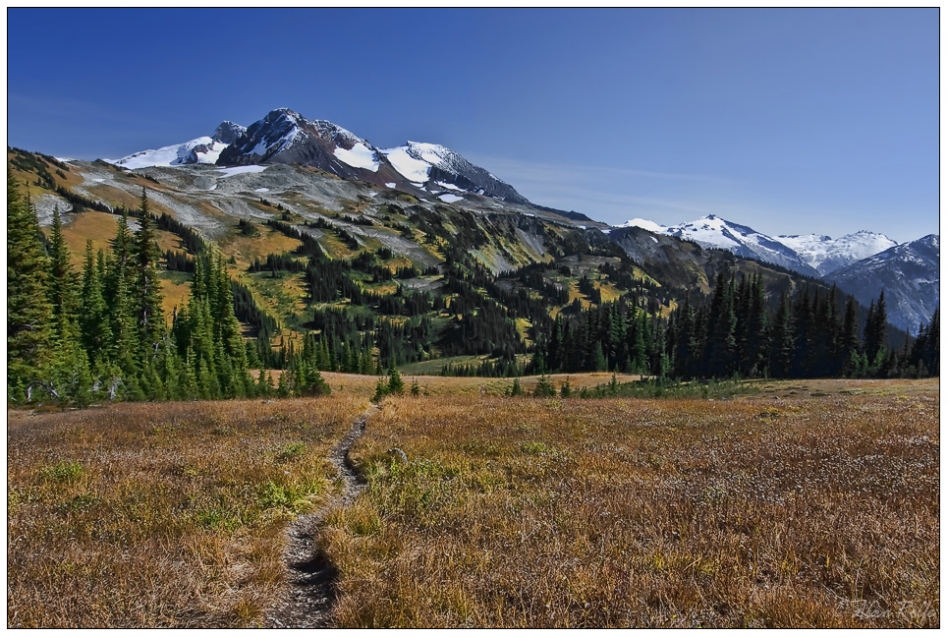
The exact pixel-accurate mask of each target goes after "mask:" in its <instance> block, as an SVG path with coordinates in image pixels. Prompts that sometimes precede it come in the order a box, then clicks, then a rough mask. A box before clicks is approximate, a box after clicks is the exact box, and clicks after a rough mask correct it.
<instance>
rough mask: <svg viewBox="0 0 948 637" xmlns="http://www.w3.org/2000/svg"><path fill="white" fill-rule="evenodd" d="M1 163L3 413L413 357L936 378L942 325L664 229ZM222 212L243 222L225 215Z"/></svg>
mask: <svg viewBox="0 0 948 637" xmlns="http://www.w3.org/2000/svg"><path fill="white" fill-rule="evenodd" d="M11 157H12V159H11V165H10V169H9V171H8V172H9V175H10V176H9V178H8V211H9V213H8V245H7V247H8V255H10V256H9V258H8V267H7V274H8V285H9V287H8V301H7V304H8V369H9V374H8V398H9V400H10V401H12V402H14V403H22V402H24V401H29V400H31V399H36V398H37V397H38V396H53V397H54V398H59V399H60V400H63V401H67V402H74V403H77V404H86V403H89V402H92V401H98V400H102V399H123V400H162V399H179V398H181V399H187V398H222V397H241V396H256V395H282V396H289V395H302V394H313V393H320V392H325V391H328V387H326V385H325V383H323V382H322V379H321V376H320V374H319V372H320V371H321V370H322V371H326V370H332V371H345V372H351V373H361V374H382V373H385V372H386V371H387V370H390V369H395V368H397V367H399V366H402V365H405V364H410V363H416V362H421V361H429V360H432V361H437V360H443V365H442V366H441V369H442V373H444V374H457V375H485V376H517V375H522V374H531V373H537V374H542V373H546V372H578V371H585V370H588V371H620V372H638V373H644V374H650V375H654V376H657V377H662V378H673V379H681V380H696V379H697V380H701V379H710V378H724V377H727V378H730V377H734V376H740V377H763V376H768V377H780V378H800V377H818V376H819V377H822V376H849V377H889V376H911V377H915V376H926V375H937V374H938V339H939V334H938V315H937V312H936V314H935V316H934V317H933V320H932V322H931V323H930V324H929V325H926V326H923V327H922V330H921V332H920V335H919V337H918V338H917V339H910V338H909V337H908V336H907V335H906V334H904V333H901V332H897V331H896V330H894V329H893V328H891V326H888V325H887V321H886V302H885V295H884V292H881V291H880V295H879V297H878V299H877V300H876V301H874V302H873V303H872V305H871V307H869V308H863V307H861V306H858V305H857V304H856V303H855V301H854V300H853V299H852V298H845V297H844V296H843V295H842V294H840V293H839V292H838V290H836V289H835V288H830V287H827V286H826V285H825V284H823V283H821V282H819V281H817V280H814V279H807V278H806V277H802V276H800V275H796V274H794V273H792V272H789V271H786V270H782V269H780V268H778V267H776V266H769V265H766V264H763V263H760V262H756V261H751V260H748V259H741V258H738V257H735V256H734V255H732V254H730V253H726V252H723V251H719V250H704V249H702V248H700V247H698V246H696V245H695V244H692V243H689V242H686V241H679V240H677V239H670V238H665V237H663V238H661V241H662V243H661V246H660V247H661V248H662V250H663V253H662V255H661V259H660V260H656V259H655V258H653V257H651V256H647V255H644V254H640V253H639V252H637V248H636V245H634V244H633V243H632V242H631V240H630V239H628V238H627V241H626V243H625V244H624V245H619V244H618V243H616V242H613V241H610V240H609V238H608V236H607V235H605V234H604V233H602V232H600V231H599V230H597V229H587V228H585V227H583V226H579V225H577V224H576V223H575V221H572V220H569V219H565V218H558V217H557V216H556V215H555V214H553V213H544V212H543V211H539V213H543V214H545V215H546V216H545V217H542V216H535V213H533V212H525V211H521V210H514V211H512V212H511V211H502V210H500V209H495V208H491V207H490V206H493V205H494V204H491V203H490V202H487V203H484V202H481V201H479V200H477V199H476V198H471V201H470V202H468V200H465V201H464V203H458V204H454V205H442V204H440V203H439V204H431V203H430V202H424V201H421V200H418V199H416V198H413V197H410V196H408V195H405V194H403V193H394V192H392V193H379V192H377V191H375V190H372V189H371V188H370V187H368V186H366V185H363V184H359V183H348V182H343V184H342V185H340V184H337V183H336V182H329V183H330V185H332V186H333V187H337V188H342V187H345V188H349V189H350V191H347V192H346V193H345V196H342V195H339V196H338V197H337V198H336V199H334V200H333V201H338V202H341V208H340V209H338V210H336V211H333V210H331V209H329V208H328V207H327V206H328V205H329V202H328V201H327V200H325V199H323V200H318V201H317V200H316V199H314V198H312V197H310V198H302V197H300V195H299V194H298V190H299V189H298V188H297V191H294V192H297V194H296V195H294V194H293V192H290V191H285V192H282V193H281V194H280V196H279V197H278V196H277V194H278V193H272V192H268V193H267V195H266V196H265V197H260V195H259V194H258V193H259V191H261V190H264V191H266V190H268V189H267V188H262V187H261V188H250V187H249V186H255V185H257V184H256V183H254V182H249V183H248V186H247V187H245V188H244V189H243V190H239V191H238V192H237V193H236V194H232V195H228V196H227V197H226V198H222V197H217V198H209V197H210V195H207V194H206V193H207V192H212V193H213V192H215V191H214V190H213V189H212V190H210V191H208V190H207V188H206V182H203V181H202V182H201V184H202V187H203V189H202V190H200V191H198V190H196V189H195V188H194V187H193V186H192V185H189V184H190V183H191V182H188V181H187V180H188V179H191V178H193V179H195V180H198V179H206V177H205V174H214V173H208V171H202V170H198V169H192V170H193V172H192V173H188V172H181V171H176V170H173V169H164V170H163V171H162V170H157V169H156V170H151V171H142V172H134V173H133V172H129V171H125V170H123V169H121V168H118V167H115V166H109V165H100V164H79V165H77V164H67V163H63V162H59V161H58V160H55V159H53V158H50V157H45V156H42V155H36V154H32V153H26V152H25V151H15V150H14V151H11ZM281 170H284V171H285V170H290V168H289V167H281ZM293 170H295V171H296V172H294V173H293V178H294V179H304V178H305V179H307V180H310V181H308V182H307V183H310V184H316V185H319V186H320V187H324V186H323V184H324V182H326V178H325V177H323V176H320V175H318V174H311V173H308V172H306V171H304V170H303V169H293ZM91 174H98V175H101V176H100V177H96V178H94V179H91V178H90V175H91ZM231 179H232V178H231ZM281 179H282V180H283V181H289V179H288V178H287V177H286V176H285V175H282V173H281ZM174 180H177V181H176V182H175V181H174ZM221 183H224V181H221V179H220V178H218V185H219V184H221ZM258 183H259V182H258ZM265 183H268V184H270V185H274V184H275V183H277V182H275V181H273V180H272V179H271V181H268V182H265ZM280 183H283V182H280ZM132 192H134V193H136V196H135V197H134V198H132V197H131V196H130V194H131V193H132ZM313 197H315V195H314V196H313ZM51 202H52V203H53V204H54V205H53V209H52V211H51V212H50V210H49V208H50V203H51ZM184 202H186V203H184ZM314 202H315V203H314ZM211 203H213V204H214V206H211ZM238 204H239V205H240V206H245V207H247V209H248V210H252V211H253V214H250V215H246V214H238V215H236V217H229V216H226V215H224V214H223V213H222V212H221V211H223V210H228V209H230V210H233V209H234V207H235V206H237V205H238ZM60 205H61V206H62V207H63V209H64V210H65V209H68V212H64V210H60V208H59V207H60ZM215 206H216V207H215ZM228 206H231V208H228ZM241 210H243V208H241ZM539 213H536V214H539ZM38 215H39V216H43V217H44V219H45V220H46V221H45V223H44V226H45V227H46V228H47V230H46V232H45V233H44V231H43V230H42V229H41V226H40V223H39V216H38ZM202 215H203V216H202ZM210 220H213V222H214V223H213V225H212V224H211V223H210ZM67 221H68V223H67ZM110 229H111V230H110ZM644 238H645V239H647V238H648V237H644ZM645 243H646V244H647V245H649V246H650V247H651V246H652V244H653V242H651V241H646V242H645ZM656 245H657V242H656ZM271 369H274V370H275V369H280V370H282V372H283V373H281V374H278V375H271V374H269V373H268V372H267V370H271ZM274 376H278V377H279V379H278V381H274Z"/></svg>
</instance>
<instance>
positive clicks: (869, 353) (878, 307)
mask: <svg viewBox="0 0 948 637" xmlns="http://www.w3.org/2000/svg"><path fill="white" fill-rule="evenodd" d="M887 322H888V317H887V316H886V307H885V290H883V291H881V292H880V293H879V300H878V301H876V302H873V303H871V304H870V305H869V317H868V318H867V319H866V327H865V330H864V332H863V343H864V345H865V351H866V360H867V361H868V363H869V373H870V374H875V373H878V371H879V369H880V368H881V367H882V363H883V361H884V360H885V357H886V347H885V330H886V324H887Z"/></svg>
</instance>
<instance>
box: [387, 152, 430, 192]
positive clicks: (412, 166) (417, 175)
mask: <svg viewBox="0 0 948 637" xmlns="http://www.w3.org/2000/svg"><path fill="white" fill-rule="evenodd" d="M408 150H409V147H408V146H399V147H398V148H388V149H384V150H382V151H381V153H382V154H383V155H385V157H386V158H387V159H388V161H389V162H390V163H391V164H392V166H394V167H395V170H397V171H398V172H399V174H401V175H402V176H403V177H404V178H405V179H407V180H408V181H414V182H421V183H424V182H426V181H428V171H430V170H431V164H429V163H428V162H426V161H423V160H421V159H417V158H415V157H412V156H411V155H410V154H409V153H408Z"/></svg>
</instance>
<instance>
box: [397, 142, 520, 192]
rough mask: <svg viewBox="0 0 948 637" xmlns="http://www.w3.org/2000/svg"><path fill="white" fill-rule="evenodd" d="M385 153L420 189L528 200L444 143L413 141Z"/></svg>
mask: <svg viewBox="0 0 948 637" xmlns="http://www.w3.org/2000/svg"><path fill="white" fill-rule="evenodd" d="M382 153H383V154H384V155H385V156H386V157H387V158H388V160H389V161H390V162H391V163H392V165H393V166H394V167H395V170H397V171H398V172H399V173H401V175H402V176H403V177H405V179H407V180H408V181H410V182H412V183H413V184H414V185H415V186H417V187H418V188H422V189H426V190H430V191H434V190H448V191H465V192H470V193H475V194H479V195H486V196H488V197H493V198H494V199H502V200H504V201H511V202H515V203H523V204H526V203H529V202H528V201H527V200H526V198H524V197H523V196H521V195H520V193H518V192H517V191H516V190H514V188H513V187H512V186H511V185H510V184H508V183H506V182H504V181H502V180H500V179H498V178H497V177H495V176H494V175H492V174H491V173H489V172H487V171H486V170H484V169H483V168H481V167H479V166H475V165H474V164H472V163H471V162H469V161H468V160H466V159H464V157H462V156H461V155H459V154H458V153H456V152H454V151H453V150H451V149H449V148H445V147H444V146H440V145H438V144H426V143H423V142H412V141H410V142H408V143H407V144H405V145H403V146H397V147H395V148H387V149H383V150H382ZM442 196H444V195H442ZM455 196H457V195H455Z"/></svg>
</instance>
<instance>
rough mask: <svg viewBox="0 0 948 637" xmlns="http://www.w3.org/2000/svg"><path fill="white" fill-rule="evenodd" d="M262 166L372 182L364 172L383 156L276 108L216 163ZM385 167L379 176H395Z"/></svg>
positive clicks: (338, 131) (336, 130)
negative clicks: (296, 167) (310, 168)
mask: <svg viewBox="0 0 948 637" xmlns="http://www.w3.org/2000/svg"><path fill="white" fill-rule="evenodd" d="M263 163H273V164H303V165H307V166H314V167H316V168H319V169H321V170H325V171H326V172H330V173H333V174H336V175H338V176H340V177H343V178H345V179H353V178H355V179H365V180H367V181H373V182H375V181H378V180H377V179H373V178H371V177H369V175H368V173H378V172H379V170H380V169H381V168H383V157H382V155H381V154H380V153H379V152H378V149H376V148H375V147H374V146H372V145H371V144H369V143H368V142H367V141H365V140H364V139H362V138H360V137H358V136H356V135H354V134H353V133H351V132H349V131H347V130H346V129H344V128H342V127H341V126H337V125H336V124H333V123H332V122H328V121H326V120H322V119H316V120H309V119H306V118H305V117H303V116H302V115H300V114H299V113H297V112H295V111H292V110H290V109H288V108H278V109H276V110H273V111H270V112H269V113H267V115H266V117H264V118H263V119H261V120H260V121H257V122H254V123H253V124H251V125H250V126H249V127H248V128H247V130H246V132H244V133H243V134H242V135H240V136H238V137H237V139H235V140H234V142H233V143H232V144H230V146H228V147H227V149H226V150H224V152H222V153H221V154H220V157H219V158H218V160H217V164H218V165H220V166H243V165H251V164H263ZM387 168H388V170H383V173H393V174H395V175H397V173H396V172H395V171H394V169H391V167H387ZM387 176H389V177H391V176H393V175H387Z"/></svg>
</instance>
